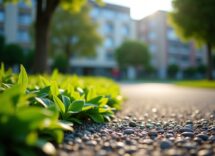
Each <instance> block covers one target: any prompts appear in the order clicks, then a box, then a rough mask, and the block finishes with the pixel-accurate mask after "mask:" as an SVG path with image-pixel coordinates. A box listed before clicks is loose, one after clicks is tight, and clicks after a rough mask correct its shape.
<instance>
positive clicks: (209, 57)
mask: <svg viewBox="0 0 215 156" xmlns="http://www.w3.org/2000/svg"><path fill="white" fill-rule="evenodd" d="M212 59H213V57H212V46H211V44H210V43H207V62H208V67H207V79H208V80H210V81H211V80H213V60H212Z"/></svg>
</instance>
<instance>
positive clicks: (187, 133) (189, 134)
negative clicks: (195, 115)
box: [181, 132, 194, 137]
mask: <svg viewBox="0 0 215 156" xmlns="http://www.w3.org/2000/svg"><path fill="white" fill-rule="evenodd" d="M181 135H183V136H184V137H193V136H194V134H193V133H192V132H183V133H181Z"/></svg>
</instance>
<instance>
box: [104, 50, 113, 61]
mask: <svg viewBox="0 0 215 156" xmlns="http://www.w3.org/2000/svg"><path fill="white" fill-rule="evenodd" d="M106 58H107V60H114V54H113V50H107V52H106Z"/></svg>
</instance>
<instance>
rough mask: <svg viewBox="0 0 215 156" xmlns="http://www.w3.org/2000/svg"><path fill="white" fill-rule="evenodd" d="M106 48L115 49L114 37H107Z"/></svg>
mask: <svg viewBox="0 0 215 156" xmlns="http://www.w3.org/2000/svg"><path fill="white" fill-rule="evenodd" d="M105 47H106V48H113V47H114V40H113V38H112V37H107V39H106V40H105Z"/></svg>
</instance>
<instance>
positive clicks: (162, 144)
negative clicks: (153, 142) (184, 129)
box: [160, 140, 173, 149]
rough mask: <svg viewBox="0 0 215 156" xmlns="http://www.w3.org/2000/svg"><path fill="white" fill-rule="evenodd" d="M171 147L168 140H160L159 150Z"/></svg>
mask: <svg viewBox="0 0 215 156" xmlns="http://www.w3.org/2000/svg"><path fill="white" fill-rule="evenodd" d="M172 145H173V144H172V142H171V141H169V140H162V141H161V142H160V148H161V149H169V148H171V147H172Z"/></svg>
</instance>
